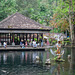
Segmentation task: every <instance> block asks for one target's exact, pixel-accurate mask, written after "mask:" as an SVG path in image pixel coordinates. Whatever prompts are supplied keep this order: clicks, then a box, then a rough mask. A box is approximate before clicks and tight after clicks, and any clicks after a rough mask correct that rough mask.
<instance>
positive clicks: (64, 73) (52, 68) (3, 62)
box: [0, 48, 75, 75]
mask: <svg viewBox="0 0 75 75" xmlns="http://www.w3.org/2000/svg"><path fill="white" fill-rule="evenodd" d="M68 54H71V59H70V60H68V58H67V56H68ZM74 56H75V50H74V49H72V50H70V49H67V48H66V49H65V54H64V56H63V58H64V60H65V62H58V63H56V62H55V61H51V65H45V61H46V59H49V58H54V56H53V55H52V54H51V53H50V52H49V51H45V52H41V51H31V52H27V51H23V52H16V51H15V52H0V75H35V74H36V75H74V74H75V71H74V70H75V57H74Z"/></svg>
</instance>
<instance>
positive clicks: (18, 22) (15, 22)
mask: <svg viewBox="0 0 75 75" xmlns="http://www.w3.org/2000/svg"><path fill="white" fill-rule="evenodd" d="M0 28H2V29H6V28H7V29H45V30H51V29H50V28H49V27H47V26H44V25H41V24H39V23H37V22H35V21H34V20H32V19H30V18H28V17H25V16H24V15H22V14H20V13H18V12H17V13H15V14H13V15H11V16H8V17H7V18H6V19H4V20H3V21H1V22H0Z"/></svg>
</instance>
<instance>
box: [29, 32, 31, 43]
mask: <svg viewBox="0 0 75 75" xmlns="http://www.w3.org/2000/svg"><path fill="white" fill-rule="evenodd" d="M29 35H30V36H29V40H30V42H31V33H30V34H29Z"/></svg>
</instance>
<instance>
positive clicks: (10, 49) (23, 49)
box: [0, 47, 45, 51]
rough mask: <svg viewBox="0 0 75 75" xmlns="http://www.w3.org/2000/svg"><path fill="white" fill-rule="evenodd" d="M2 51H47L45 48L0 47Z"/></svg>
mask: <svg viewBox="0 0 75 75" xmlns="http://www.w3.org/2000/svg"><path fill="white" fill-rule="evenodd" d="M0 51H45V47H36V48H34V47H25V48H21V47H6V48H4V47H0Z"/></svg>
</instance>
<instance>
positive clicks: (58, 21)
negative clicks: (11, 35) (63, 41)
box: [0, 0, 75, 42]
mask: <svg viewBox="0 0 75 75" xmlns="http://www.w3.org/2000/svg"><path fill="white" fill-rule="evenodd" d="M16 12H19V13H21V14H23V15H25V16H27V17H29V18H31V19H33V20H35V21H37V22H39V23H40V24H42V25H47V26H50V27H53V28H54V29H53V30H52V32H55V33H57V32H59V33H61V32H68V33H70V37H71V40H72V42H73V41H74V40H75V39H74V37H75V35H74V34H75V30H74V29H75V0H0V21H1V20H3V19H4V18H6V17H8V16H9V15H11V14H13V13H16Z"/></svg>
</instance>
